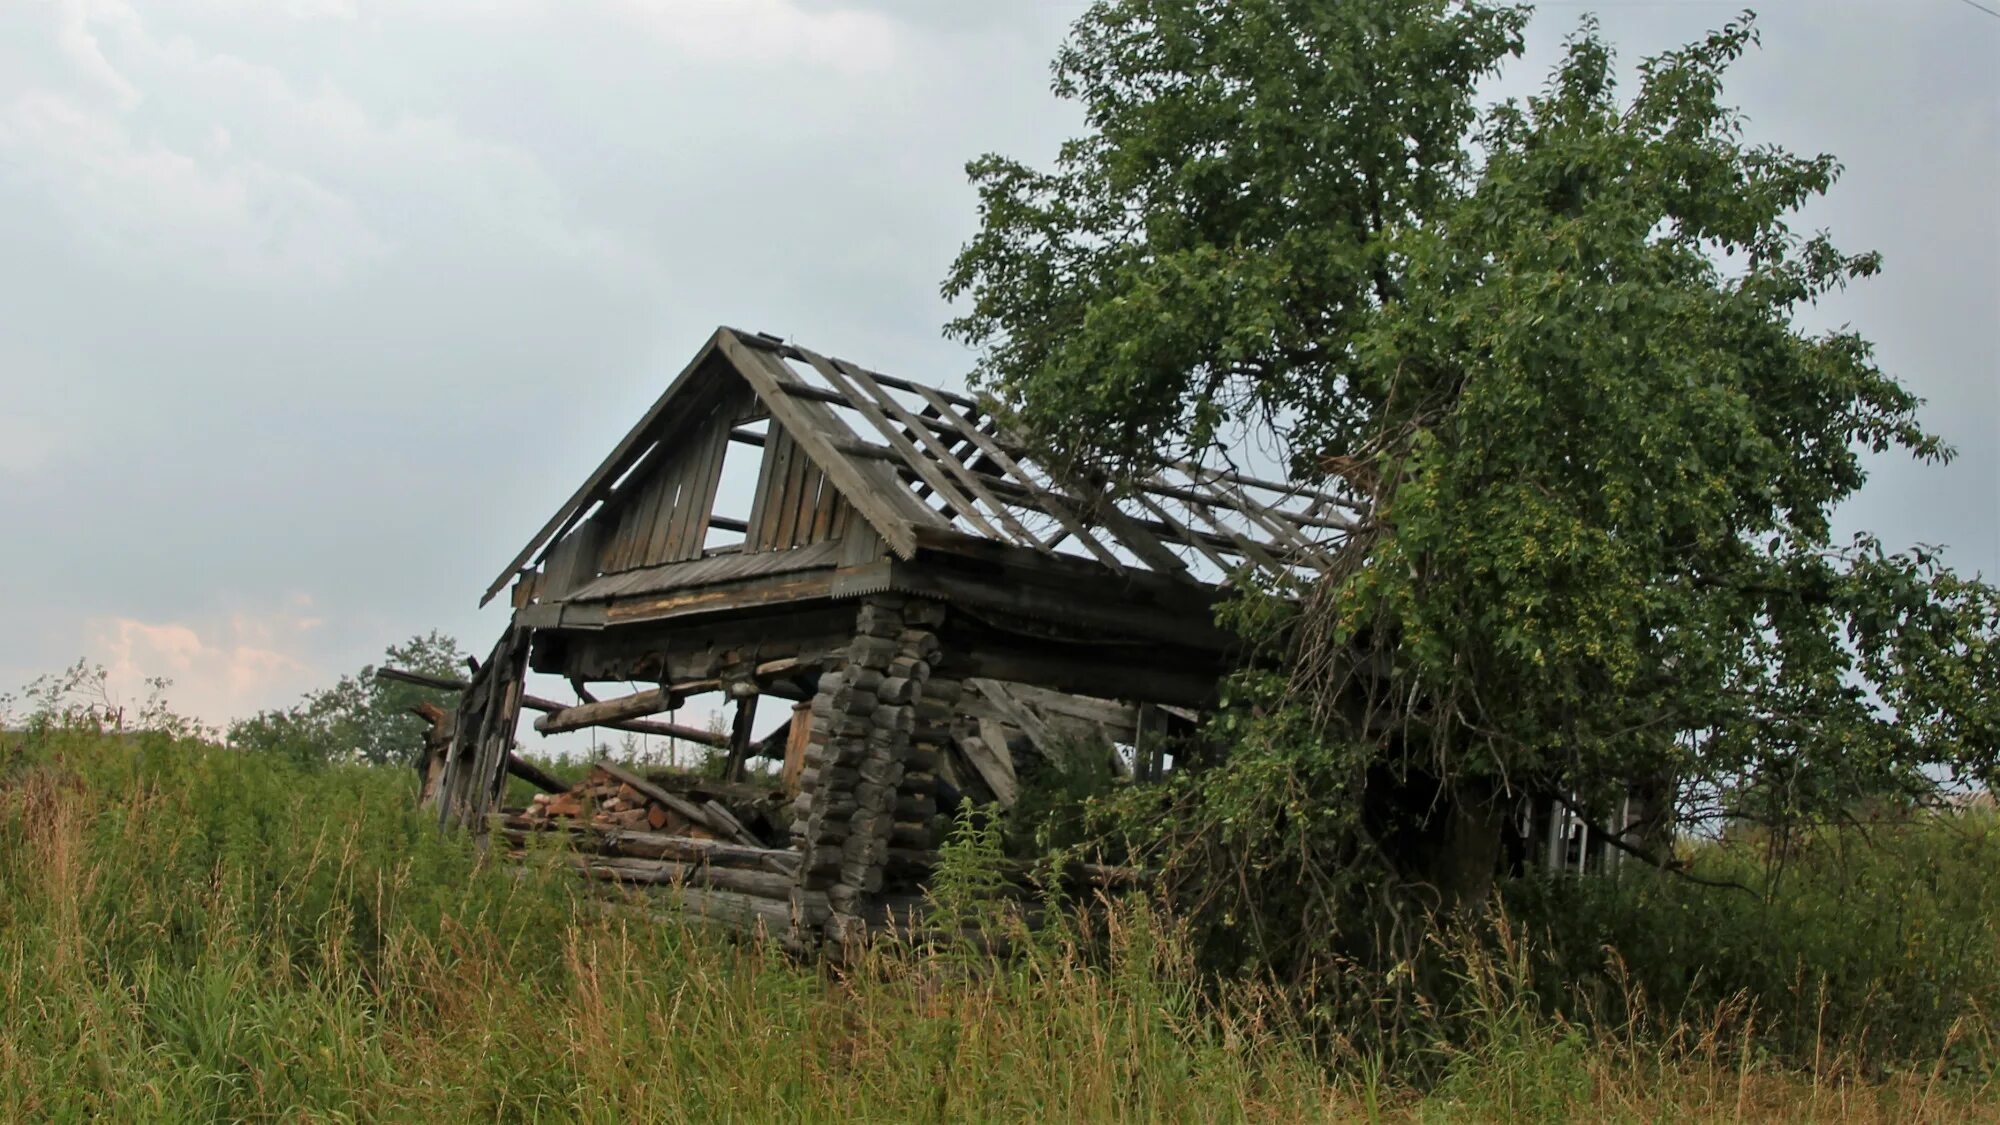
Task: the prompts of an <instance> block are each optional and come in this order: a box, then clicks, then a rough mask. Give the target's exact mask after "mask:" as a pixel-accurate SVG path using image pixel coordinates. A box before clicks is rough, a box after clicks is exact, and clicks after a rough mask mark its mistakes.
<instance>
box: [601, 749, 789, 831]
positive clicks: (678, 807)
mask: <svg viewBox="0 0 2000 1125" xmlns="http://www.w3.org/2000/svg"><path fill="white" fill-rule="evenodd" d="M592 766H593V767H594V768H596V769H600V770H603V771H604V772H605V773H607V774H609V775H611V777H612V779H613V780H615V781H618V782H621V783H623V784H626V785H630V786H631V787H632V788H633V789H636V790H638V791H639V793H640V795H641V796H643V797H645V798H646V799H647V800H651V801H658V802H659V803H660V804H663V805H665V806H667V807H668V808H670V809H672V810H673V811H674V812H675V814H676V815H678V816H680V817H681V818H682V819H684V820H687V821H690V822H692V823H695V824H701V825H705V826H707V827H708V828H710V829H712V830H714V831H716V832H718V833H720V834H722V835H724V836H732V837H735V838H736V841H737V843H740V844H747V845H749V846H751V847H762V846H763V841H762V840H759V839H757V837H755V836H753V835H751V834H750V833H749V831H748V830H746V829H745V828H744V827H743V825H741V824H739V823H736V818H735V817H733V816H727V817H718V816H716V815H715V814H714V813H713V812H711V811H710V810H709V809H707V808H704V807H703V806H701V805H697V804H695V803H693V802H692V801H689V800H687V799H686V798H684V797H682V796H680V795H679V794H676V793H674V792H672V791H670V790H667V789H662V788H660V787H659V786H657V785H655V784H653V783H652V782H650V781H647V780H646V779H645V778H644V777H642V776H640V775H639V774H636V773H633V772H632V771H631V770H628V769H626V768H625V767H623V766H621V765H619V764H618V763H616V762H614V761H611V760H610V759H609V758H605V759H601V760H599V761H597V762H594V763H592ZM710 803H711V804H712V803H713V802H710Z"/></svg>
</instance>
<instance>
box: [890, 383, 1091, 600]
mask: <svg viewBox="0 0 2000 1125" xmlns="http://www.w3.org/2000/svg"><path fill="white" fill-rule="evenodd" d="M916 393H917V394H918V395H919V396H921V397H922V398H923V399H924V401H926V402H928V403H930V404H931V406H932V407H933V408H934V409H936V410H937V411H938V416H939V417H940V418H943V419H945V420H946V421H948V422H951V423H953V425H954V427H955V428H956V429H957V430H958V432H959V433H960V434H962V435H964V437H965V439H966V440H967V441H970V442H971V443H972V444H973V445H975V446H977V447H978V448H979V451H980V452H981V453H984V454H985V455H986V456H987V457H989V458H991V459H992V461H993V463H994V464H996V465H999V466H1000V468H1001V469H1002V470H1003V471H1005V472H1008V473H1011V474H1012V475H1013V477H1014V479H1015V480H1016V481H1018V482H1020V486H1021V487H1022V488H1024V489H1026V490H1027V492H1028V494H1029V495H1030V496H1031V497H1032V498H1033V500H1034V501H1035V506H1036V507H1037V508H1038V509H1040V510H1041V511H1044V512H1047V513H1048V514H1049V515H1051V516H1053V517H1055V519H1056V521H1057V522H1058V523H1060V524H1062V526H1063V528H1064V530H1066V531H1068V532H1069V533H1070V534H1071V535H1074V536H1076V538H1077V541H1078V542H1080V543H1082V544H1083V545H1084V547H1085V548H1087V549H1088V550H1089V551H1090V553H1091V554H1093V555H1095V556H1097V560H1098V561H1099V562H1101V563H1103V564H1104V565H1105V566H1108V567H1110V568H1111V569H1112V570H1113V571H1114V572H1116V573H1118V574H1123V573H1125V563H1124V561H1123V560H1121V559H1120V558H1119V557H1118V556H1117V555H1115V554H1113V553H1112V552H1111V550H1110V549H1109V548H1107V547H1106V546H1105V545H1104V544H1102V543H1099V542H1098V541H1097V537H1096V536H1094V535H1092V534H1091V533H1090V531H1089V529H1088V528H1086V527H1085V526H1084V525H1083V523H1082V521H1080V520H1078V519H1077V518H1076V514H1075V513H1074V512H1072V511H1071V510H1070V507H1069V504H1068V503H1067V502H1066V501H1064V500H1062V499H1060V498H1058V497H1056V496H1055V495H1054V494H1052V493H1050V492H1049V491H1048V490H1047V489H1045V488H1043V487H1042V485H1041V482H1039V481H1037V480H1036V479H1035V477H1034V474H1032V473H1030V472H1028V471H1027V470H1026V469H1023V468H1022V467H1021V465H1020V463H1019V462H1017V461H1015V460H1014V458H1013V457H1012V456H1011V455H1009V454H1008V453H1007V452H1006V451H1005V450H1003V449H1001V448H1000V446H999V444H998V443H996V442H995V441H994V440H993V438H992V437H990V436H989V435H987V434H986V433H985V432H983V431H981V430H980V429H979V427H978V426H977V425H975V424H973V423H972V422H971V421H970V420H969V419H965V418H962V417H960V415H959V413H958V412H957V411H956V410H953V409H952V408H951V405H950V403H949V402H948V401H946V399H945V397H944V395H943V394H942V393H941V392H939V391H936V390H933V389H932V388H930V387H921V386H920V387H918V388H917V390H916Z"/></svg>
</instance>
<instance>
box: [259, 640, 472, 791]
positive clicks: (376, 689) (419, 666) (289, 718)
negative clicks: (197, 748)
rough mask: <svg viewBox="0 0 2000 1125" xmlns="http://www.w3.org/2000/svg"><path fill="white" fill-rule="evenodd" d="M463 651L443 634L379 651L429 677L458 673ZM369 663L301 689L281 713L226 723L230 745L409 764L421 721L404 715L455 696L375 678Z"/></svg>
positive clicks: (302, 756) (444, 704) (300, 756)
mask: <svg viewBox="0 0 2000 1125" xmlns="http://www.w3.org/2000/svg"><path fill="white" fill-rule="evenodd" d="M464 662H465V654H464V653H463V652H461V651H460V650H459V647H458V642H457V641H455V640H453V639H452V638H450V637H447V636H445V635H444V634H442V633H439V632H437V631H436V630H432V631H431V632H429V633H425V634H421V635H419V636H414V637H411V638H410V639H409V640H408V641H405V642H404V643H402V644H400V645H390V646H389V647H388V649H386V650H385V651H384V652H383V666H385V667H391V668H400V669H402V670H404V671H407V672H422V673H424V674H426V675H431V676H444V677H448V678H453V679H457V678H461V677H462V674H463V671H464ZM375 667H376V666H375V665H373V664H369V665H364V666H363V667H362V669H361V671H359V672H357V673H355V674H354V675H352V676H342V677H341V678H340V680H339V681H338V682H337V683H335V684H334V685H333V686H332V687H329V688H322V689H320V690H318V691H313V692H308V693H307V694H306V697H305V698H304V699H302V700H300V701H299V702H298V703H296V704H293V705H292V706H290V707H287V708H284V709H283V710H276V711H260V712H258V713H257V714H256V715H254V716H252V717H251V718H248V719H239V720H237V721H236V722H234V723H231V724H230V726H229V742H230V745H232V746H237V747H241V748H243V749H246V750H259V751H266V752H271V753H279V754H285V755H289V756H291V757H293V758H294V759H295V760H297V761H299V762H301V763H304V764H312V765H325V764H330V763H335V762H360V763H362V764H364V765H371V766H383V765H408V764H409V763H410V762H412V761H414V760H415V758H416V754H417V751H418V750H419V749H421V748H422V746H423V734H424V730H425V723H424V721H423V720H422V719H421V718H418V717H417V716H416V715H414V714H412V713H411V708H413V707H415V706H417V705H418V704H420V703H430V704H432V705H434V706H437V707H441V708H444V709H445V710H447V711H449V710H451V709H453V708H455V707H457V706H458V697H457V695H456V694H455V693H452V692H448V691H439V690H436V689H433V688H424V687H417V686H415V685H413V684H404V683H393V682H388V681H383V680H377V679H376V678H375Z"/></svg>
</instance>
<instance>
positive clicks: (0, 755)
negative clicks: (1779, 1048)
mask: <svg viewBox="0 0 2000 1125" xmlns="http://www.w3.org/2000/svg"><path fill="white" fill-rule="evenodd" d="M0 738H11V739H12V741H11V742H10V743H7V744H5V745H0V1004H4V1005H5V1011H6V1018H4V1019H0V1117H4V1118H5V1119H7V1120H10V1121H44V1120H52V1121H84V1120H90V1121H97V1120H114V1121H118V1120H123V1121H184V1120H185V1121H206V1120H272V1119H282V1120H357V1121H359V1120H368V1121H377V1120H398V1121H460V1120H507V1121H513V1120H522V1121H537V1120H561V1121H568V1120H585V1121H621V1122H622V1121H651V1120H661V1121H690V1120H703V1121H707V1120H741V1121H766V1120H782V1121H818V1120H840V1121H957V1120H1023V1119H1039V1120H1060V1121H1073V1120H1188V1121H1298V1120H1373V1119H1396V1120H1538V1119H1539V1120H1569V1119H1592V1120H1598V1119H1633V1120H1637V1119H1650V1118H1658V1117H1663V1116H1665V1117H1674V1118H1681V1119H1715V1120H1725V1119H1743V1118H1752V1119H1759V1118H1761V1119H1781V1118H1791V1117H1795V1116H1797V1115H1798V1114H1800V1113H1814V1114H1817V1115H1822V1116H1833V1115H1837V1116H1845V1117H1849V1118H1852V1119H1856V1120H1908V1119H1917V1118H1931V1119H1939V1120H1947V1119H1949V1120H1957V1119H1964V1118H1966V1117H1968V1116H1974V1115H1977V1114H1979V1113H1981V1112H1984V1109H1983V1105H1984V1103H1983V1102H1982V1098H1983V1097H1984V1096H1985V1095H1987V1094H1990V1093H1992V1092H1993V1089H1994V1088H1993V1086H1992V1085H1991V1080H1992V1076H1991V1074H1990V1072H1977V1073H1976V1072H1975V1071H1976V1067H1973V1066H1972V1064H1971V1063H1970V1062H1968V1063H1967V1069H1964V1070H1963V1071H1961V1072H1958V1073H1953V1074H1940V1073H1929V1072H1923V1071H1919V1070H1917V1069H1914V1068H1912V1069H1908V1070H1905V1071H1902V1072H1898V1073H1895V1074H1884V1075H1872V1076H1867V1077H1868V1079H1869V1080H1868V1081H1856V1080H1854V1076H1853V1075H1840V1076H1838V1077H1837V1079H1830V1080H1827V1081H1817V1080H1816V1079H1815V1077H1814V1073H1813V1072H1812V1071H1811V1070H1810V1069H1809V1068H1807V1069H1795V1068H1790V1067H1788V1066H1786V1065H1784V1064H1785V1060H1784V1059H1782V1058H1781V1057H1780V1053H1779V1052H1774V1051H1770V1050H1766V1049H1764V1048H1763V1047H1762V1046H1761V1045H1760V1039H1759V1037H1758V1035H1757V1033H1756V1032H1755V1031H1754V1030H1752V1029H1750V1028H1749V1027H1748V1026H1747V1021H1746V1023H1745V1024H1744V1025H1742V1026H1739V1025H1737V1024H1726V1023H1723V1024H1718V1025H1717V1026H1722V1027H1724V1028H1725V1030H1726V1033H1719V1034H1716V1035H1713V1036H1709V1038H1708V1040H1707V1041H1706V1042H1707V1044H1708V1045H1706V1046H1704V1045H1702V1043H1701V1042H1700V1041H1698V1040H1699V1037H1700V1036H1701V1035H1703V1034H1705V1033H1704V1032H1701V1031H1698V1030H1697V1031H1688V1030H1686V1029H1665V1030H1663V1029H1660V1028H1647V1029H1643V1030H1642V1029H1639V1028H1637V1027H1636V1026H1625V1027H1618V1026H1608V1025H1597V1024H1593V1023H1591V1022H1590V1021H1589V1020H1587V1019H1585V1018H1583V1017H1581V1016H1579V1015H1578V1014H1576V1013H1577V1012H1578V1011H1580V1010H1581V1009H1580V1008H1577V1007H1575V1006H1574V1005H1571V1006H1568V1007H1566V1006H1565V1003H1563V1002H1552V1001H1550V1000H1549V999H1547V998H1546V997H1545V995H1544V993H1543V992H1542V991H1541V990H1539V989H1538V987H1537V982H1536V981H1535V979H1534V974H1535V973H1536V972H1537V971H1538V970H1537V967H1536V964H1535V955H1533V954H1531V953H1530V952H1529V951H1528V949H1527V943H1525V942H1521V941H1518V940H1515V939H1513V938H1511V937H1510V938H1509V941H1508V942H1503V943H1502V944H1501V945H1500V946H1499V952H1497V953H1496V952H1494V951H1493V948H1492V947H1490V946H1488V945H1484V944H1467V945H1466V946H1464V948H1462V949H1459V950H1456V951H1453V956H1455V957H1456V958H1457V959H1456V960H1455V961H1454V963H1455V964H1457V965H1458V966H1459V967H1460V971H1461V972H1462V973H1463V974H1464V977H1465V981H1466V987H1465V988H1463V989H1461V990H1460V991H1461V992H1462V994H1463V995H1464V997H1465V1000H1464V1002H1463V1003H1462V1004H1461V1005H1460V1006H1459V1007H1458V1008H1457V1009H1455V1011H1454V1012H1453V1013H1452V1016H1453V1019H1454V1020H1455V1021H1456V1022H1455V1023H1453V1024H1452V1026H1453V1027H1455V1028H1456V1029H1457V1031H1456V1032H1455V1033H1454V1035H1453V1036H1452V1037H1451V1038H1449V1039H1440V1040H1439V1042H1438V1043H1437V1044H1436V1046H1435V1050H1436V1051H1437V1052H1438V1054H1439V1058H1440V1060H1441V1066H1440V1073H1442V1075H1443V1079H1442V1081H1440V1082H1439V1083H1437V1084H1436V1085H1435V1086H1433V1087H1431V1088H1428V1089H1424V1090H1417V1089H1413V1088H1412V1087H1410V1086H1409V1085H1408V1084H1407V1083H1406V1082H1405V1081H1404V1080H1403V1079H1402V1078H1400V1077H1399V1076H1398V1075H1397V1074H1396V1073H1394V1072H1392V1071H1390V1070H1388V1069H1385V1067H1384V1066H1382V1065H1381V1064H1380V1063H1378V1062H1376V1061H1373V1060H1370V1059H1367V1058H1363V1057H1357V1056H1354V1055H1352V1054H1342V1053H1340V1052H1339V1051H1338V1050H1337V1049H1333V1048H1329V1047H1327V1046H1326V1045H1325V1044H1324V1043H1315V1042H1309V1041H1307V1040H1306V1039H1305V1038H1304V1037H1302V1036H1300V1035H1299V1034H1297V1033H1296V1031H1295V1029H1294V1026H1293V1025H1292V1024H1291V1023H1289V1022H1288V1021H1287V1020H1286V1018H1285V1017H1284V1013H1285V1012H1286V1011H1287V1010H1288V1008H1287V1005H1286V1004H1284V1003H1279V1002H1275V1001H1274V999H1273V998H1272V997H1270V996H1269V995H1266V994H1264V993H1261V992H1260V991H1259V990H1258V989H1257V988H1256V987H1255V986H1254V985H1253V984H1242V985H1226V986H1216V985H1214V984H1213V983H1212V982H1201V981H1199V979H1198V978H1197V976H1196V974H1195V973H1194V971H1193V969H1192V967H1191V965H1190V963H1189V960H1188V957H1187V952H1186V946H1185V944H1184V943H1182V942H1180V941H1179V940H1178V939H1177V937H1176V935H1175V933H1174V931H1173V928H1172V927H1171V926H1170V925H1169V924H1167V923H1166V922H1164V921H1162V920H1160V919H1157V918H1155V917H1153V916H1152V915H1151V914H1149V913H1147V912H1146V911H1145V910H1143V909H1141V908H1136V907H1135V908H1130V909H1120V910H1113V911H1110V912H1109V913H1108V914H1105V915H1102V916H1101V917H1100V918H1099V920H1097V921H1095V922H1093V923H1091V924H1090V926H1089V927H1086V928H1082V929H1058V930H1055V931H1053V932H1051V933H1049V934H1047V935H1045V936H1043V937H1039V938H1036V939H1034V940H1027V941H1022V942H1018V943H1016V944H1015V946H1014V947H1013V949H1014V951H1013V953H1012V954H1011V955H1010V956H1007V957H1004V958H1000V959H997V960H990V961H989V960H978V961H973V960H969V959H966V958H963V957H956V956H948V955H945V954H943V953H941V952H938V951H931V950H925V949H920V948H905V949H897V948H888V947H884V948H882V949H879V950H876V951H874V952H872V953H871V954H870V955H869V957H868V958H867V959H866V960H864V962H863V963H862V964H860V965H858V966H854V967H852V968H850V969H848V970H846V971H841V972H836V971H834V970H831V969H829V968H827V967H825V966H822V965H819V964H807V963H797V962H793V961H790V960H787V959H786V958H784V957H783V956H782V955H780V954H779V953H777V952H776V951H775V950H772V949H769V948H765V947H760V946H757V945H754V944H740V943H731V942H727V941H723V940H721V939H719V938H716V937H714V936H712V935H710V934H708V933H706V932H704V931H702V930H701V929H699V928H698V927H695V926H691V925H689V924H687V923H686V921H685V920H682V919H679V918H678V917H677V916H674V915H671V914H666V915H661V914H660V912H658V911H646V912H640V911H627V910H610V911H606V910H604V909H602V908H601V907H602V905H603V904H602V903H601V902H600V901H599V900H595V899H587V898H584V897H581V892H580V890H579V888H578V886H577V885H576V884H575V883H573V882H572V881H571V880H570V879H568V878H566V877H564V876H563V875H562V874H561V873H560V872H558V871H556V870H555V869H554V867H553V865H551V864H541V865H534V864H531V865H529V866H528V867H527V868H526V869H525V871H526V873H525V874H523V873H522V871H523V869H521V868H518V867H516V866H514V865H506V864H497V863H491V862H488V861H487V859H486V858H484V857H482V856H481V854H480V853H479V851H478V849H477V848H476V847H475V846H474V845H473V844H472V843H471V842H470V841H468V840H467V839H465V838H463V837H457V836H446V835H441V834H440V833H438V832H437V831H436V830H435V828H434V827H432V826H431V825H430V824H428V823H427V822H426V821H425V820H424V818H421V817H419V816H417V815H415V814H413V813H412V812H411V811H410V808H409V806H410V801H411V793H412V789H413V787H414V777H413V776H412V775H410V774H408V773H407V772H405V771H401V770H369V769H363V768H334V769H324V770H317V771H306V770H302V769H300V768H297V767H294V766H292V765H289V764H287V763H286V762H284V761H282V760H280V759H279V758H278V757H276V756H269V755H248V754H242V753H238V752H234V751H230V750H227V749H222V748H218V747H215V746H212V745H209V744H207V743H204V742H202V741H200V740H198V739H190V738H176V737H172V736H167V735H142V736H139V737H136V738H117V737H108V736H104V735H100V734H97V733H95V732H93V731H90V730H79V729H65V728H63V727H61V726H60V725H57V726H52V727H46V728H42V729H38V730H37V731H36V732H35V733H33V734H31V735H28V736H0ZM964 882H965V883H966V884H967V885H976V884H977V882H978V880H977V878H976V872H973V873H970V874H968V875H967V878H966V879H965V880H964ZM1954 979H1956V978H1954ZM1718 1013H1719V1014H1718ZM1710 1017H1713V1018H1714V1019H1716V1020H1724V1019H1725V1018H1734V1017H1732V1016H1730V1015H1729V1012H1728V1011H1727V1010H1725V1009H1723V1008H1721V1007H1714V1008H1712V1009H1711V1010H1710V1011H1709V1014H1708V1016H1705V1017H1704V1018H1710ZM1675 1035H1682V1036H1684V1037H1686V1041H1684V1042H1677V1041H1675V1039H1674V1036H1675ZM1943 1057H1945V1056H1944V1055H1942V1054H1941V1055H1940V1058H1943ZM1966 1058H1967V1059H1968V1060H1972V1059H1974V1056H1972V1055H1967V1056H1966Z"/></svg>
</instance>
